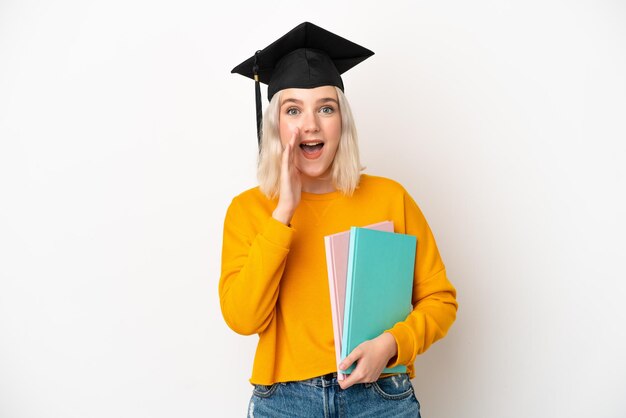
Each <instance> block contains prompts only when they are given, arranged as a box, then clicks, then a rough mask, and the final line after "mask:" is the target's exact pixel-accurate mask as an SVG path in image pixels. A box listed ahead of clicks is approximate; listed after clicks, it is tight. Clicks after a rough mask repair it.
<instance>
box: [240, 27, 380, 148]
mask: <svg viewBox="0 0 626 418" xmlns="http://www.w3.org/2000/svg"><path fill="white" fill-rule="evenodd" d="M372 55H374V53H373V52H372V51H370V50H369V49H367V48H363V47H362V46H360V45H357V44H355V43H354V42H351V41H349V40H347V39H344V38H342V37H340V36H337V35H335V34H334V33H331V32H329V31H327V30H325V29H322V28H320V27H319V26H316V25H314V24H312V23H309V22H304V23H301V24H299V25H298V26H296V27H295V28H293V29H292V30H290V31H289V32H287V33H286V34H285V35H283V36H282V37H280V38H279V39H278V40H276V41H274V42H273V43H272V44H270V45H269V46H267V47H266V48H265V49H262V50H259V51H257V52H256V53H255V54H254V56H252V57H250V58H248V59H247V60H245V61H244V62H242V63H241V64H239V65H238V66H236V67H235V68H233V70H232V71H231V72H232V73H238V74H241V75H244V76H246V77H250V78H251V79H253V80H255V96H256V112H257V136H258V140H259V144H260V141H261V137H260V132H261V90H260V86H259V82H261V83H265V84H267V85H268V87H267V99H268V100H271V99H272V96H274V94H275V93H276V92H278V91H280V90H282V89H286V88H314V87H320V86H337V87H339V88H340V89H341V90H343V81H342V80H341V75H340V74H342V73H344V72H346V71H348V70H349V69H350V68H352V67H354V66H355V65H357V64H359V63H360V62H361V61H363V60H365V59H367V58H369V57H371V56H372Z"/></svg>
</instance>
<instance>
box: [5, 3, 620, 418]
mask: <svg viewBox="0 0 626 418" xmlns="http://www.w3.org/2000/svg"><path fill="white" fill-rule="evenodd" d="M218 7H219V9H218ZM305 20H308V21H311V22H313V23H316V24H318V25H320V26H322V27H324V28H326V29H328V30H331V31H333V32H335V33H337V34H339V35H342V36H345V37H347V38H349V39H351V40H353V41H355V42H357V43H360V44H362V45H364V46H366V47H368V48H370V49H372V50H373V51H375V52H376V55H374V56H373V57H371V58H370V59H368V60H367V61H365V62H364V63H363V64H361V65H359V66H357V67H355V68H354V69H353V70H350V71H349V72H348V73H346V74H345V75H344V82H345V84H346V94H347V96H348V98H349V99H350V101H351V104H352V106H353V110H354V113H355V117H356V121H357V125H358V127H359V133H360V143H361V150H362V159H363V162H364V164H365V165H366V166H367V170H366V172H367V173H371V174H376V175H382V176H386V177H391V178H394V179H396V180H398V181H400V182H401V183H402V184H403V185H404V186H405V187H406V188H407V189H408V190H409V192H410V193H411V194H412V195H413V197H414V198H415V199H416V201H417V202H418V204H419V205H420V207H421V208H422V210H423V211H424V213H425V214H426V217H427V219H428V221H429V223H430V225H431V227H432V229H433V231H434V233H435V236H436V238H437V241H438V244H439V247H440V251H441V253H442V256H443V258H444V261H445V263H446V265H447V268H448V274H449V277H450V279H451V280H452V281H453V283H454V284H455V285H456V287H457V289H458V299H459V304H460V308H459V312H458V320H457V321H456V323H455V324H454V325H453V327H452V328H451V330H450V332H449V334H448V336H447V337H446V338H445V339H444V340H442V341H441V342H439V343H437V344H435V345H434V346H433V347H432V348H431V349H430V350H429V351H428V352H427V353H426V354H425V355H423V356H420V357H418V359H417V361H416V371H417V377H416V378H415V379H414V381H413V383H414V386H415V388H416V392H417V396H418V398H419V399H420V401H421V403H422V414H423V416H424V417H427V418H448V417H449V418H456V417H464V418H518V417H519V418H522V417H524V418H525V417H550V418H552V417H567V418H572V417H581V418H582V417H594V418H597V417H607V418H608V417H615V418H617V417H623V416H624V413H625V412H624V411H625V410H626V400H625V398H624V393H626V355H624V353H625V352H626V312H625V310H624V307H623V306H624V300H625V296H626V295H625V293H626V284H625V280H624V279H625V278H626V277H625V276H626V275H625V273H624V268H623V259H624V250H625V245H624V237H625V235H626V228H625V222H624V215H625V214H626V205H625V202H624V200H625V199H624V189H625V180H626V176H625V174H626V173H625V171H626V169H625V168H624V166H625V165H626V161H625V158H624V157H625V156H626V152H625V151H626V146H625V140H626V128H625V126H624V121H625V119H626V76H625V74H626V5H625V4H624V2H619V1H598V0H588V1H576V0H574V1H565V0H562V1H559V0H541V1H538V0H531V1H516V2H506V1H495V0H494V1H487V0H478V1H471V2H467V1H441V2H423V1H418V2H382V3H381V2H379V1H349V2H347V1H342V2H309V3H304V2H293V1H292V2H287V1H257V2H254V3H252V2H250V3H249V4H242V3H240V2H223V3H221V4H219V5H218V6H213V5H211V2H209V1H196V2H191V1H183V2H181V1H176V2H174V1H171V2H163V1H148V0H143V1H141V0H132V1H128V0H124V1H101V2H96V1H84V0H82V1H79V0H76V1H67V0H63V1H54V2H50V1H43V0H42V1H33V0H28V1H17V0H15V1H9V0H0V200H1V202H0V203H1V204H0V417H3V418H27V417H28V418H31V417H32V418H35V417H37V418H40V417H63V418H70V417H80V418H84V417H133V418H134V417H151V418H160V417H218V416H219V417H241V416H244V415H245V413H246V408H247V403H248V400H249V397H250V394H251V386H250V384H249V383H248V378H249V377H250V373H251V367H252V359H253V354H254V349H255V346H256V342H257V337H255V336H250V337H244V336H240V335H237V334H235V333H234V332H233V331H231V330H230V329H229V328H228V327H227V326H226V325H225V323H224V321H223V320H222V317H221V313H220V309H219V299H218V295H217V284H218V279H219V272H220V251H221V234H222V222H223V217H224V214H225V211H226V208H227V206H228V204H229V203H230V200H231V198H232V197H233V196H234V195H236V194H238V193H239V192H241V191H243V190H244V189H247V188H249V187H253V186H254V185H255V184H256V180H255V163H256V143H255V141H256V139H255V122H254V100H253V97H254V96H253V82H252V81H251V80H248V79H245V78H244V77H241V76H239V75H232V74H230V70H231V69H232V68H233V67H234V66H235V65H237V64H239V63H240V62H241V61H243V60H244V59H246V58H248V57H249V56H251V55H252V54H253V53H254V51H255V50H256V49H261V48H263V47H265V46H266V45H268V44H269V43H270V42H272V41H274V40H275V39H276V38H278V37H279V36H281V35H282V34H284V33H285V32H287V31H288V30H290V29H291V28H293V27H294V26H296V25H297V24H298V23H301V22H302V21H305ZM264 103H266V101H265V98H264ZM320 262H324V261H323V260H320Z"/></svg>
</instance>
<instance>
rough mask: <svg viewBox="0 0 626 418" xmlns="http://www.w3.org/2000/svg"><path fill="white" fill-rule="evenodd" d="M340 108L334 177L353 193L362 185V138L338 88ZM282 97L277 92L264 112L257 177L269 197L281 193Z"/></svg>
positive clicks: (345, 190) (338, 186)
mask: <svg viewBox="0 0 626 418" xmlns="http://www.w3.org/2000/svg"><path fill="white" fill-rule="evenodd" d="M335 90H336V91H337V99H338V101H339V110H340V111H341V138H340V140H339V146H338V147H337V152H336V154H335V158H334V159H333V162H332V166H331V177H332V181H333V184H334V186H335V188H336V189H337V190H339V191H340V192H341V193H343V194H344V195H346V196H351V195H352V193H354V190H355V189H356V188H357V186H358V185H359V179H360V177H361V170H362V169H363V168H362V167H361V161H360V157H359V147H358V137H357V132H356V125H355V124H354V117H353V116H352V111H351V110H350V105H349V104H348V99H346V96H345V95H344V94H343V91H341V89H339V88H338V87H335ZM280 96H281V92H280V91H279V92H277V93H276V94H274V96H273V97H272V100H270V104H269V105H268V107H267V109H266V110H265V114H264V115H263V125H262V130H261V153H260V154H259V165H258V169H257V178H258V180H259V187H260V189H261V192H263V194H264V195H265V196H267V197H268V198H269V199H274V198H276V197H278V195H279V193H280V165H281V160H282V159H281V156H282V152H283V146H282V143H281V142H280V134H279V130H278V121H279V117H280V114H279V112H280Z"/></svg>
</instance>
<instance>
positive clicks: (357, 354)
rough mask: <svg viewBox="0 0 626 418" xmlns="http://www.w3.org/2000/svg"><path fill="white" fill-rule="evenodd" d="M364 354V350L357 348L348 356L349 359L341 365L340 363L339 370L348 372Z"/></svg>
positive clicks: (345, 359) (344, 360)
mask: <svg viewBox="0 0 626 418" xmlns="http://www.w3.org/2000/svg"><path fill="white" fill-rule="evenodd" d="M362 354H363V351H362V350H360V349H359V348H358V347H357V348H355V349H354V350H352V352H351V353H350V354H348V357H346V358H344V359H343V360H342V361H341V363H339V369H341V370H346V369H347V368H348V367H350V366H352V363H354V362H355V361H357V360H358V359H359V358H360V357H361V355H362Z"/></svg>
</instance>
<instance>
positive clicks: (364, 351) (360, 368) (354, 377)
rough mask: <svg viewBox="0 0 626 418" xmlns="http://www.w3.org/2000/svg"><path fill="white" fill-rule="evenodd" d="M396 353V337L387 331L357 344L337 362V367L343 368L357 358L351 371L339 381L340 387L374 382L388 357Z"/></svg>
mask: <svg viewBox="0 0 626 418" xmlns="http://www.w3.org/2000/svg"><path fill="white" fill-rule="evenodd" d="M397 353H398V346H397V344H396V339H395V338H394V337H393V335H391V334H390V333H388V332H383V333H382V334H381V335H379V336H378V337H376V338H374V339H373V340H368V341H365V342H364V343H361V344H359V345H358V346H357V347H356V348H355V349H354V350H352V352H351V353H350V354H349V355H348V357H346V358H345V359H343V361H342V362H341V364H339V368H340V369H341V370H345V369H347V368H348V367H350V365H352V363H354V362H355V361H357V360H358V363H357V365H356V367H355V368H354V370H353V371H352V373H350V374H349V375H346V378H345V379H344V380H340V381H339V386H341V388H342V389H348V388H349V387H350V386H352V385H354V384H356V383H370V382H375V381H376V380H378V378H379V377H380V374H381V372H382V371H383V369H384V368H385V367H386V366H387V363H389V359H391V358H392V357H394V356H395V355H396V354H397Z"/></svg>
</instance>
